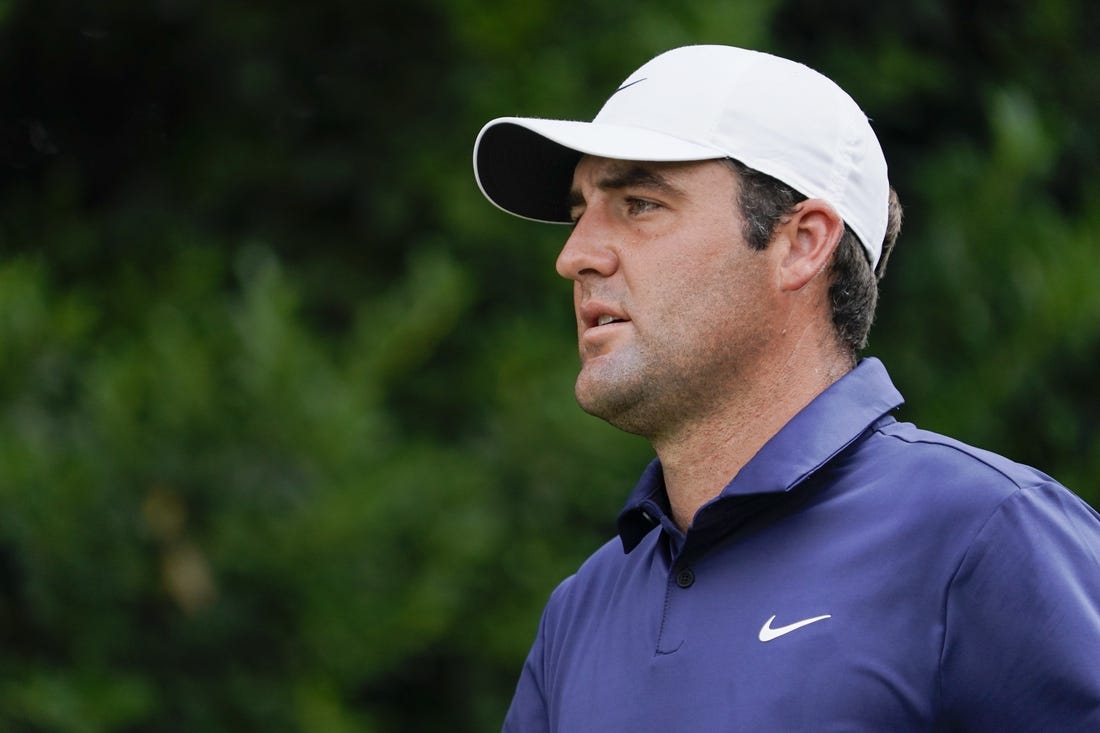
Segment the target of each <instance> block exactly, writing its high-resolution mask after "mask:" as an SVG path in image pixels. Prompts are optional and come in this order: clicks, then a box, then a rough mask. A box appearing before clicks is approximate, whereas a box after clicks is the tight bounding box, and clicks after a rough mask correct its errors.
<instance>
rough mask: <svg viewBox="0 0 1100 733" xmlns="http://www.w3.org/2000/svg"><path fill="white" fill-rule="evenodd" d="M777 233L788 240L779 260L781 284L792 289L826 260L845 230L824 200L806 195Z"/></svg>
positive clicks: (822, 267)
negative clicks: (809, 197)
mask: <svg viewBox="0 0 1100 733" xmlns="http://www.w3.org/2000/svg"><path fill="white" fill-rule="evenodd" d="M776 233H777V234H779V235H780V236H782V237H783V238H784V239H785V240H786V242H787V244H788V247H787V250H786V253H785V256H784V257H783V261H782V262H781V263H780V270H779V278H780V285H781V287H782V288H783V289H784V290H787V291H794V290H800V289H802V288H803V287H805V286H806V284H807V283H809V282H810V281H811V280H813V279H814V278H815V277H817V275H818V274H819V273H821V271H822V270H824V269H825V267H826V265H828V264H829V260H830V259H831V258H832V256H833V251H834V250H835V249H836V247H837V244H839V243H840V238H841V236H842V235H843V234H844V222H843V220H841V218H840V215H839V214H837V213H836V211H835V210H834V209H833V207H832V206H830V205H829V204H828V203H826V202H825V201H823V200H821V199H807V200H805V201H803V202H802V203H800V204H799V205H798V208H797V209H796V210H795V213H794V214H793V215H792V216H791V218H790V219H789V220H787V221H786V222H784V223H783V224H781V225H780V227H779V231H778V232H776Z"/></svg>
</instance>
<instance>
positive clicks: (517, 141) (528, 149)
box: [477, 123, 581, 223]
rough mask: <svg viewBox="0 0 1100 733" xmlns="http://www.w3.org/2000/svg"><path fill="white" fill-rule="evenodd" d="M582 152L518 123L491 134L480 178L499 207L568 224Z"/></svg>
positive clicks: (481, 156)
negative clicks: (572, 190) (574, 176)
mask: <svg viewBox="0 0 1100 733" xmlns="http://www.w3.org/2000/svg"><path fill="white" fill-rule="evenodd" d="M580 157H581V154H580V153H579V152H577V151H576V150H573V149H571V148H567V147H565V146H564V145H559V144H558V143H556V142H554V141H552V140H548V139H547V138H545V137H543V136H542V135H539V134H538V133H535V132H532V131H530V130H528V129H526V128H524V127H521V126H519V125H516V124H513V123H501V124H498V125H494V126H493V127H490V128H489V129H488V130H486V131H485V132H484V133H483V135H482V137H481V142H480V144H479V145H478V151H477V173H478V180H479V181H480V183H481V187H482V189H483V190H484V191H485V193H486V195H488V196H489V198H490V199H492V200H493V203H495V204H496V205H497V206H499V207H501V208H502V209H504V210H506V211H509V212H511V213H513V214H516V215H518V216H522V217H525V218H528V219H535V220H538V221H547V222H562V223H568V222H569V221H570V219H569V204H568V195H569V189H570V187H571V186H572V182H573V169H574V168H576V167H577V162H578V161H579V160H580Z"/></svg>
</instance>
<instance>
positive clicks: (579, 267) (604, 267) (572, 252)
mask: <svg viewBox="0 0 1100 733" xmlns="http://www.w3.org/2000/svg"><path fill="white" fill-rule="evenodd" d="M596 214H597V212H595V211H592V210H591V209H590V210H589V211H587V212H585V214H584V215H583V216H581V218H580V220H579V221H578V222H577V224H576V225H575V226H574V227H573V232H572V233H571V234H570V235H569V239H567V240H565V245H564V246H563V247H562V248H561V253H560V254H558V261H557V263H556V268H557V271H558V274H559V275H561V276H562V277H564V278H566V279H568V280H578V281H579V280H581V279H583V278H585V277H589V276H597V277H609V276H611V274H613V273H614V272H615V270H616V269H617V268H618V266H619V257H618V255H617V254H616V252H615V248H614V246H613V245H612V244H611V242H612V241H613V240H612V238H611V232H610V231H608V228H607V227H604V226H601V225H600V222H599V219H598V216H597V215H596Z"/></svg>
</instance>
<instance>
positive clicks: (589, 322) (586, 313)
mask: <svg viewBox="0 0 1100 733" xmlns="http://www.w3.org/2000/svg"><path fill="white" fill-rule="evenodd" d="M577 315H578V317H579V320H580V323H581V324H582V326H583V327H584V328H585V329H589V328H599V327H601V326H607V325H611V324H614V323H625V322H627V321H629V320H630V319H629V318H627V316H626V314H625V313H623V312H622V311H620V310H618V309H616V308H614V307H612V306H610V305H607V304H606V303H597V302H594V301H590V302H588V303H585V304H584V305H582V306H581V307H580V309H579V310H578V312H577Z"/></svg>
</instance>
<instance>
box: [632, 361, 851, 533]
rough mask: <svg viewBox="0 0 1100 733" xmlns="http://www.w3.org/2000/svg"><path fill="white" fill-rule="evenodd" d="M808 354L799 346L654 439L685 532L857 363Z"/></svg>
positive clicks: (671, 500) (674, 513) (676, 517)
mask: <svg viewBox="0 0 1100 733" xmlns="http://www.w3.org/2000/svg"><path fill="white" fill-rule="evenodd" d="M805 356H806V355H805V354H804V353H802V350H801V349H797V348H796V349H794V350H793V351H790V352H788V355H787V356H786V358H784V359H782V360H781V361H780V363H769V364H767V365H763V366H762V368H759V369H757V370H756V372H755V375H754V378H752V379H749V380H748V381H741V382H740V383H739V384H738V385H737V388H736V390H731V393H730V394H727V395H725V399H719V400H713V401H712V407H711V408H710V409H708V410H707V411H706V412H705V413H703V414H701V415H697V416H696V419H693V420H692V421H690V423H686V424H683V425H681V426H680V427H679V428H678V429H677V430H675V431H674V432H672V433H670V434H668V435H662V436H660V437H659V438H654V439H653V440H652V443H653V447H654V449H655V450H656V452H657V457H658V458H659V459H660V461H661V467H662V469H663V472H664V479H665V488H666V490H667V492H668V498H669V503H670V505H671V509H672V518H673V520H674V521H675V523H676V525H677V526H678V527H679V528H680V530H681V531H686V530H687V528H688V527H690V525H691V522H692V520H693V518H694V517H695V514H696V512H697V511H698V510H699V508H700V507H701V506H702V505H703V504H705V503H707V502H708V501H710V500H711V499H713V498H715V497H716V496H718V494H719V493H721V491H722V489H723V488H725V486H726V485H727V484H728V483H729V482H730V481H731V480H733V477H734V476H736V475H737V473H738V472H739V471H740V470H741V468H742V467H744V465H745V464H746V463H748V462H749V460H750V459H751V458H752V457H753V456H754V455H756V453H757V451H759V450H760V448H761V447H763V445H764V444H765V443H767V442H768V440H770V439H771V438H772V436H774V435H775V434H776V433H777V432H779V430H780V429H782V427H783V426H784V425H786V424H787V423H788V422H789V421H790V420H791V418H793V417H794V416H795V415H796V414H797V413H798V412H799V411H801V410H802V408H804V407H805V406H806V405H808V404H809V403H810V402H811V401H813V399H814V398H815V397H817V396H818V395H819V394H821V393H822V392H823V391H824V390H825V389H827V388H828V387H829V386H830V385H831V384H833V383H834V382H835V381H837V380H838V379H840V377H842V376H844V374H846V373H847V372H848V371H850V370H851V368H852V366H853V364H852V361H851V359H849V358H848V357H847V356H842V355H839V354H837V353H835V352H834V353H831V354H828V355H825V356H824V358H817V359H809V360H808V359H805V358H804V357H805ZM816 356H818V357H822V356H823V355H822V354H820V353H819V354H817V355H816ZM807 365H816V367H808V366H807Z"/></svg>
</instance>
